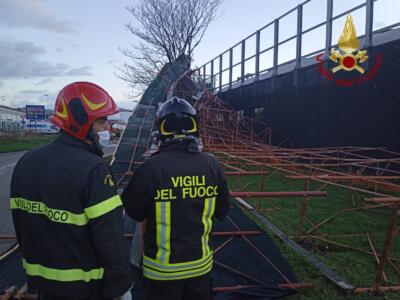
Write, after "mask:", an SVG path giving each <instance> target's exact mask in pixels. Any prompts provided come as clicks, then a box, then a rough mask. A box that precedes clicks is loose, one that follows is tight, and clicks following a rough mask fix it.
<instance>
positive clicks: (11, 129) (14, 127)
mask: <svg viewBox="0 0 400 300" xmlns="http://www.w3.org/2000/svg"><path fill="white" fill-rule="evenodd" d="M25 129H26V126H25V125H23V124H21V123H20V122H12V121H0V135H9V134H15V133H19V132H22V131H24V130H25Z"/></svg>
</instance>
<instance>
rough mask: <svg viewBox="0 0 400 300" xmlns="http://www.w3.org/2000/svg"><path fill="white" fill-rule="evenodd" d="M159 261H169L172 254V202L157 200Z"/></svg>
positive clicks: (157, 256) (157, 257)
mask: <svg viewBox="0 0 400 300" xmlns="http://www.w3.org/2000/svg"><path fill="white" fill-rule="evenodd" d="M156 235H157V238H156V240H157V254H156V259H157V261H159V262H161V263H163V264H165V263H168V262H169V256H170V254H171V245H170V243H171V240H170V239H171V202H156Z"/></svg>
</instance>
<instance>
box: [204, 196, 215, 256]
mask: <svg viewBox="0 0 400 300" xmlns="http://www.w3.org/2000/svg"><path fill="white" fill-rule="evenodd" d="M214 210H215V197H213V198H206V199H205V203H204V210H203V217H202V219H201V221H202V222H203V225H204V231H203V235H202V236H201V243H202V250H203V256H206V255H208V254H209V253H210V252H211V250H210V247H209V245H208V239H209V237H210V232H211V229H212V217H213V215H214Z"/></svg>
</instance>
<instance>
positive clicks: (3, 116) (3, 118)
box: [0, 105, 25, 134]
mask: <svg viewBox="0 0 400 300" xmlns="http://www.w3.org/2000/svg"><path fill="white" fill-rule="evenodd" d="M24 120H25V113H24V112H21V111H19V110H17V109H14V108H11V107H8V106H4V105H0V134H5V133H9V132H16V131H21V130H24V129H25V122H24Z"/></svg>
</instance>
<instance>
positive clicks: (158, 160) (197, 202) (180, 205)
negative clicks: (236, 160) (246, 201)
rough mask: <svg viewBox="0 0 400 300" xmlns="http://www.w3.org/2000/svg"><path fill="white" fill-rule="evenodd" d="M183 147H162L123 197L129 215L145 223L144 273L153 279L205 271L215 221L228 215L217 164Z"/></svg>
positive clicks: (225, 188)
mask: <svg viewBox="0 0 400 300" xmlns="http://www.w3.org/2000/svg"><path fill="white" fill-rule="evenodd" d="M187 146H188V142H187V141H185V142H180V143H173V144H170V145H168V146H163V147H162V148H161V150H160V151H159V152H158V153H157V154H156V155H154V156H152V157H150V158H149V159H147V160H146V161H145V162H144V163H143V164H142V165H141V166H140V167H139V168H138V169H137V171H136V172H135V173H134V176H133V177H132V179H131V181H130V182H129V184H128V186H127V187H126V189H125V190H124V192H123V193H122V201H123V204H124V207H125V210H126V212H127V214H128V215H129V216H131V217H132V218H133V219H134V220H136V221H138V222H140V221H143V220H145V219H147V223H146V230H145V236H144V256H143V274H144V276H145V277H147V278H150V279H153V280H179V279H185V278H191V277H197V276H200V275H203V274H207V273H209V272H210V271H211V268H212V249H210V244H209V236H210V232H211V230H212V222H213V217H217V218H221V217H224V216H225V215H226V214H227V213H228V209H229V189H228V186H227V182H226V179H225V176H224V174H223V171H222V168H221V167H220V165H219V163H218V161H217V160H216V159H215V158H214V157H213V156H212V155H210V154H206V153H201V152H196V153H194V152H189V151H187V150H186V149H187Z"/></svg>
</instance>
